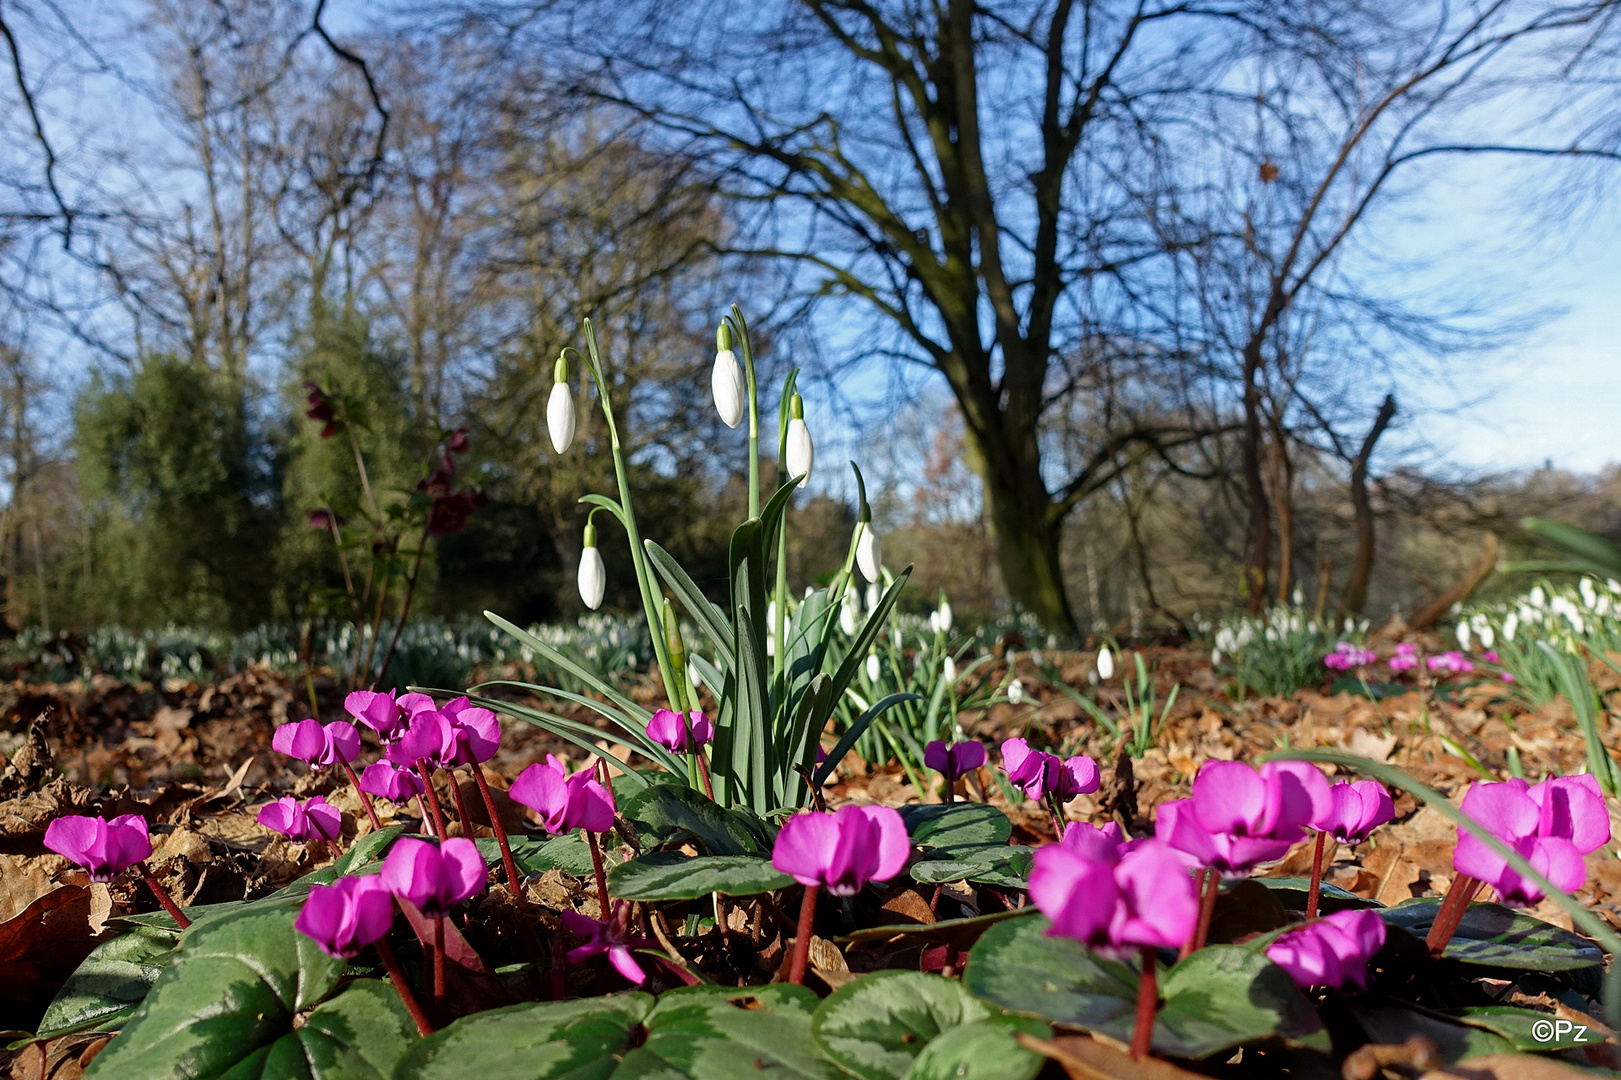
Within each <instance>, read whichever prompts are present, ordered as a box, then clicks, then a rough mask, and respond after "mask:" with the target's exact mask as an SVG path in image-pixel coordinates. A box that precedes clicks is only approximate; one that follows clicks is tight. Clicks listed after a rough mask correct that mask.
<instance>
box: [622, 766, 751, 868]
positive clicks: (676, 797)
mask: <svg viewBox="0 0 1621 1080" xmlns="http://www.w3.org/2000/svg"><path fill="white" fill-rule="evenodd" d="M620 812H621V814H622V815H623V816H624V818H625V820H626V821H627V822H629V823H630V825H631V827H632V828H634V829H635V830H636V834H637V836H638V838H639V839H640V840H641V842H642V847H643V848H644V849H645V848H656V847H661V846H663V845H664V844H668V843H670V842H672V841H684V840H688V839H691V840H694V841H696V842H697V843H699V844H701V845H703V847H704V849H705V850H706V851H707V852H708V853H709V854H711V855H755V854H759V853H760V844H759V841H758V840H757V839H756V838H755V835H754V832H753V830H752V829H751V828H750V826H749V825H748V824H745V823H744V821H743V820H741V819H739V818H738V817H736V816H734V815H733V814H732V813H731V812H729V811H727V810H726V809H724V808H722V807H721V806H719V805H717V804H716V803H714V802H711V801H710V800H709V798H708V797H707V796H705V795H704V794H703V793H702V792H699V791H694V790H692V789H691V788H689V787H681V786H678V785H675V784H654V785H652V786H650V787H648V788H646V789H645V790H642V791H638V792H636V793H635V794H634V795H632V796H631V797H630V798H628V799H626V800H625V801H624V802H623V803H621V804H620Z"/></svg>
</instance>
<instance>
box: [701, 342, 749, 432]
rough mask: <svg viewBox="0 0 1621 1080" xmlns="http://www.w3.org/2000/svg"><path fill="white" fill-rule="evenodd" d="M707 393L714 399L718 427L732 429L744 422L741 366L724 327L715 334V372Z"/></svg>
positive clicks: (745, 403) (745, 400)
mask: <svg viewBox="0 0 1621 1080" xmlns="http://www.w3.org/2000/svg"><path fill="white" fill-rule="evenodd" d="M709 389H710V391H711V392H712V393H713V394H714V395H715V411H716V412H718V413H720V419H721V423H723V424H725V425H726V426H727V427H729V428H735V427H736V426H737V425H738V424H740V423H742V422H743V410H744V408H745V406H746V405H747V403H748V402H747V397H746V395H747V387H746V384H745V383H744V380H743V365H742V364H740V363H738V362H737V354H736V353H735V352H733V351H732V333H731V330H729V329H728V328H727V326H726V324H725V323H721V324H720V326H719V327H718V328H717V329H716V330H715V369H714V370H713V371H712V372H710V375H709Z"/></svg>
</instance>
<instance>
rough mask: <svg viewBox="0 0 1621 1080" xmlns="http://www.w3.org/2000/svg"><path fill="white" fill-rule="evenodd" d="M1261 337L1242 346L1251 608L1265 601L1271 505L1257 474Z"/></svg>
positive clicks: (1256, 608)
mask: <svg viewBox="0 0 1621 1080" xmlns="http://www.w3.org/2000/svg"><path fill="white" fill-rule="evenodd" d="M1260 368H1261V338H1260V335H1259V334H1257V335H1256V336H1254V337H1252V338H1251V339H1250V340H1249V342H1248V343H1247V344H1246V345H1245V346H1244V452H1243V459H1242V464H1243V470H1244V487H1245V489H1246V490H1247V492H1248V494H1249V500H1250V520H1249V540H1248V544H1247V551H1246V559H1245V567H1244V594H1245V596H1247V597H1248V598H1249V609H1250V611H1251V612H1258V611H1260V610H1261V605H1263V604H1264V603H1266V567H1267V560H1268V559H1269V558H1270V557H1271V555H1272V507H1271V505H1270V504H1269V503H1268V502H1267V497H1266V480H1265V478H1264V477H1263V476H1262V475H1261V388H1260V386H1259V385H1257V382H1256V377H1257V375H1258V374H1259V372H1260Z"/></svg>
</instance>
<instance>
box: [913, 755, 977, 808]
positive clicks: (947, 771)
mask: <svg viewBox="0 0 1621 1080" xmlns="http://www.w3.org/2000/svg"><path fill="white" fill-rule="evenodd" d="M923 764H924V765H927V766H928V767H929V768H931V769H933V770H934V771H935V772H937V773H939V774H940V775H941V776H943V777H945V780H946V784H945V801H946V802H951V801H952V800H953V799H954V798H955V797H956V791H955V790H954V789H955V786H956V783H957V781H958V780H959V779H961V778H962V777H964V776H966V775H968V774H969V773H971V772H973V771H974V770H975V769H977V768H979V767H980V766H981V765H984V764H985V744H984V743H981V742H977V741H974V740H969V741H967V742H960V743H953V744H952V745H950V746H947V745H946V744H945V742H943V741H942V740H940V739H936V740H934V741H933V742H931V743H930V744H929V745H928V746H926V747H924V748H923Z"/></svg>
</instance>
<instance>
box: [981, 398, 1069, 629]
mask: <svg viewBox="0 0 1621 1080" xmlns="http://www.w3.org/2000/svg"><path fill="white" fill-rule="evenodd" d="M965 434H966V440H965V441H966V443H967V449H968V462H969V465H970V466H971V467H972V468H973V470H974V471H975V472H976V473H977V474H978V475H979V478H980V485H981V487H982V488H983V490H984V497H985V520H986V522H987V524H988V525H989V527H990V532H991V534H992V536H991V542H992V543H993V544H994V545H995V548H996V561H997V565H998V566H999V567H1000V568H1001V571H1002V584H1003V586H1004V587H1005V588H1006V589H1007V592H1008V595H1009V596H1010V597H1011V598H1012V599H1013V602H1014V603H1015V604H1017V605H1018V606H1019V607H1021V608H1023V609H1024V610H1025V611H1028V612H1030V613H1031V614H1032V615H1034V616H1036V617H1037V618H1038V619H1040V620H1041V622H1042V625H1043V626H1046V627H1047V628H1048V629H1050V630H1055V631H1059V632H1062V633H1071V632H1073V631H1074V630H1075V615H1074V613H1073V612H1072V611H1071V610H1070V606H1069V595H1068V594H1067V593H1066V592H1065V590H1064V570H1063V566H1062V565H1061V564H1060V562H1059V557H1058V541H1059V538H1060V537H1061V536H1062V534H1063V521H1062V519H1057V520H1055V519H1054V515H1053V512H1052V509H1053V505H1052V496H1051V495H1050V494H1049V493H1048V491H1047V486H1046V484H1044V483H1043V482H1042V479H1041V468H1040V458H1039V456H1036V455H1033V454H1030V453H1025V454H1020V453H1019V452H1018V448H1017V447H1012V446H1008V445H1005V444H1003V445H988V443H989V440H987V439H986V438H985V437H984V436H983V435H981V434H980V433H979V432H977V431H976V430H975V429H974V427H973V425H972V424H970V425H968V428H967V431H966V432H965ZM1031 443H1032V447H1033V443H1034V440H1031Z"/></svg>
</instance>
